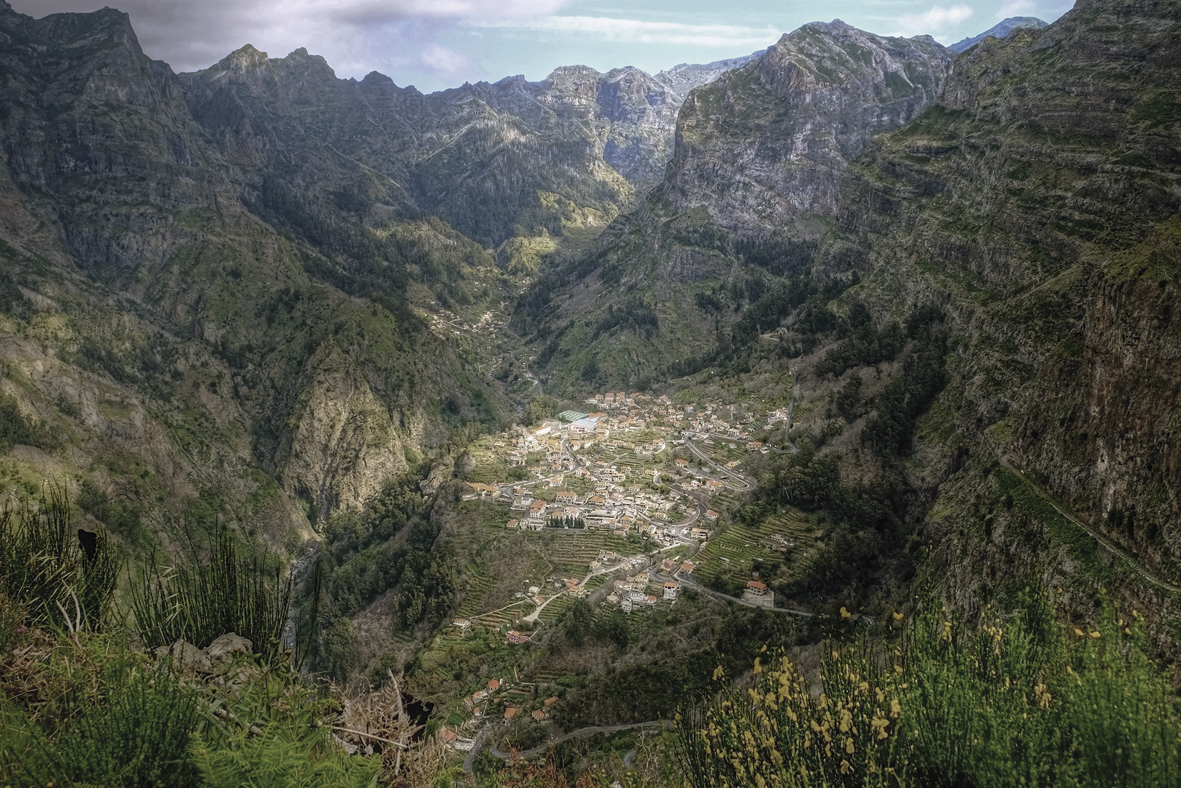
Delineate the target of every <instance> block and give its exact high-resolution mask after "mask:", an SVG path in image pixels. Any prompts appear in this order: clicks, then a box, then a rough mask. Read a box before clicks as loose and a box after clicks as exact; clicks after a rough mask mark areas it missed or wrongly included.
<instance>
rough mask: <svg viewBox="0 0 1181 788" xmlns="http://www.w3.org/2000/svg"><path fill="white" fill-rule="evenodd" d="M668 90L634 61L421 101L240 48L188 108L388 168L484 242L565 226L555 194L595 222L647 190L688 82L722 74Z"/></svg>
mask: <svg viewBox="0 0 1181 788" xmlns="http://www.w3.org/2000/svg"><path fill="white" fill-rule="evenodd" d="M682 72H683V73H681V72H679V73H678V77H677V79H675V80H673V81H672V82H675V85H676V88H673V87H671V85H670V83H666V82H662V81H661V80H658V79H654V78H653V77H652V76H650V75H648V74H646V73H644V72H643V71H640V70H639V69H635V68H630V67H628V68H621V69H615V70H613V71H610V72H608V73H606V74H600V73H599V72H597V71H595V70H594V69H590V68H587V67H585V66H568V67H563V68H559V69H557V70H555V71H554V72H553V73H552V74H550V75H549V77H547V78H546V79H545V80H543V81H541V82H527V81H526V80H525V79H524V78H523V77H519V76H517V77H508V78H505V79H502V80H500V81H499V82H496V83H494V84H489V83H486V82H481V83H478V84H475V85H471V84H467V85H464V86H463V87H460V88H455V89H452V90H444V91H440V92H438V93H433V94H430V95H423V94H421V93H419V92H418V91H417V90H415V89H413V88H400V87H398V86H397V85H395V84H394V83H393V82H392V81H391V80H390V79H389V78H388V77H385V76H383V75H381V74H377V73H376V72H375V73H372V74H370V75H369V76H367V77H366V78H365V79H363V80H361V81H360V82H356V81H354V80H339V79H337V78H336V76H335V74H334V73H333V72H332V70H331V68H329V66H328V64H327V63H326V62H325V61H324V60H323V58H319V57H316V56H313V55H309V54H308V53H307V51H306V50H302V49H300V50H296V51H295V52H293V53H291V54H290V55H288V56H286V57H284V58H267V56H266V55H265V54H264V53H261V52H259V51H258V50H256V49H254V48H253V47H250V46H246V47H243V48H242V49H240V50H238V51H236V52H234V53H232V54H231V55H229V56H227V57H226V58H224V59H223V60H221V61H220V62H218V63H217V64H215V65H214V66H211V67H210V68H208V69H206V70H204V71H201V72H198V73H196V74H192V75H186V77H185V78H186V80H187V83H188V85H189V91H190V94H191V99H190V103H192V104H193V106H194V108H195V109H194V111H195V114H196V115H197V116H198V118H200V119H201V120H202V122H203V123H205V125H206V126H207V127H208V128H210V129H211V130H212V131H213V132H214V133H215V134H226V133H228V134H230V135H232V136H233V137H234V138H235V147H241V148H245V149H248V150H250V151H253V152H254V155H256V156H265V155H266V151H267V150H270V149H274V148H275V147H276V146H280V147H282V148H283V149H289V148H291V147H292V146H301V145H318V146H323V147H331V148H332V149H333V150H335V151H337V152H339V153H340V154H341V155H344V156H347V157H349V158H351V159H353V160H355V161H358V162H361V163H363V164H364V165H365V166H367V167H371V168H373V169H375V170H377V171H378V172H381V173H383V174H385V175H387V176H389V177H390V178H391V179H392V180H393V181H394V182H396V183H398V184H400V185H401V186H403V187H405V189H406V190H407V192H408V195H409V196H410V197H412V199H413V200H414V201H415V203H416V204H417V205H418V206H419V207H420V208H422V209H423V210H427V211H430V212H432V213H435V214H437V215H439V216H441V217H443V218H444V219H446V220H448V221H449V222H450V223H451V224H453V225H454V226H456V227H457V228H459V229H460V230H462V231H463V232H465V233H467V234H468V235H469V236H471V237H472V238H475V239H477V240H479V241H481V242H482V243H484V244H486V245H489V246H495V245H498V244H499V243H501V242H502V241H504V240H505V239H506V238H509V237H511V236H512V235H514V234H516V233H524V234H529V233H535V232H538V231H540V230H541V229H542V228H545V229H547V230H550V231H554V232H558V233H560V232H561V229H562V226H561V222H560V219H561V216H560V215H557V214H554V213H553V212H552V211H551V210H548V209H547V205H546V203H545V200H544V199H543V195H544V194H555V195H558V196H559V197H560V198H562V199H563V200H566V201H569V202H571V203H572V204H573V205H574V206H576V208H577V209H579V210H581V211H589V212H592V215H594V216H597V217H598V218H597V221H598V222H599V223H600V224H605V223H606V222H608V221H610V220H611V219H613V218H614V217H615V216H616V214H618V213H619V211H620V210H621V209H623V208H625V207H628V206H630V205H631V204H632V202H633V201H634V199H635V196H636V194H637V193H642V192H644V191H646V190H647V189H649V188H651V187H652V186H654V185H655V184H656V183H657V182H658V181H659V179H660V177H661V175H662V174H663V171H664V166H665V164H666V163H667V161H668V159H669V157H670V155H671V148H672V136H673V128H674V125H675V122H676V116H677V111H678V110H679V109H680V106H681V103H682V102H683V100H684V93H683V92H678V91H679V90H687V89H691V88H693V87H696V86H697V85H700V84H704V83H705V82H707V81H709V80H710V79H713V78H715V77H716V76H717V74H718V73H720V72H719V71H718V70H717V69H714V70H711V69H709V68H704V69H702V70H700V71H696V70H693V69H692V68H691V67H685V69H682Z"/></svg>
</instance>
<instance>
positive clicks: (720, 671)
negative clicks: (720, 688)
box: [714, 665, 726, 681]
mask: <svg viewBox="0 0 1181 788" xmlns="http://www.w3.org/2000/svg"><path fill="white" fill-rule="evenodd" d="M725 675H726V671H725V670H723V669H722V666H721V665H718V666H717V667H716V668H714V681H717V680H718V679H720V678H722V676H725Z"/></svg>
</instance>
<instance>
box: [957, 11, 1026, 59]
mask: <svg viewBox="0 0 1181 788" xmlns="http://www.w3.org/2000/svg"><path fill="white" fill-rule="evenodd" d="M1045 26H1046V23H1045V22H1043V21H1042V20H1040V19H1038V18H1037V17H1036V16H1011V17H1009V18H1008V19H1004V20H1002V21H1000V22H998V23H996V24H995V25H993V26H992V27H990V28H988V29H987V30H985V31H984V32H983V33H981V34H980V35H978V36H972V37H971V38H965V39H963V40H961V41H957V42H955V43H954V44H951V45H949V46H948V47H947V48H948V49H950V50H951V51H952V52H964V51H965V50H968V49H971V48H972V47H974V46H976V45H977V44H979V43H980V42H981V41H983V40H984V39H986V38H989V37H990V36H991V37H992V38H1007V37H1008V35H1009V34H1010V33H1012V32H1013V31H1014V30H1021V29H1023V28H1032V29H1034V30H1040V29H1041V28H1043V27H1045Z"/></svg>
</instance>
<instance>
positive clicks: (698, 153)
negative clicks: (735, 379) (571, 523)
mask: <svg viewBox="0 0 1181 788" xmlns="http://www.w3.org/2000/svg"><path fill="white" fill-rule="evenodd" d="M952 57H953V55H952V53H950V52H949V51H948V50H946V49H945V48H943V47H942V46H941V45H940V44H938V43H937V42H935V41H934V40H933V39H931V38H930V37H927V36H921V37H917V38H912V39H903V38H884V37H881V36H877V35H874V34H872V33H866V32H864V31H860V30H857V29H855V28H852V27H850V26H849V25H846V24H845V23H843V22H841V21H839V20H838V21H834V22H831V23H814V24H810V25H805V26H804V27H801V28H800V29H799V30H796V31H795V32H793V33H791V34H788V35H785V36H783V37H782V38H781V39H780V40H779V42H778V43H776V44H775V46H773V47H770V48H769V49H768V50H767V51H766V52H765V53H764V54H763V55H761V56H760V57H758V58H755V59H753V60H751V61H749V62H748V63H746V64H745V65H743V66H741V67H739V68H737V69H734V70H732V71H729V72H727V73H725V74H723V75H722V76H721V77H719V78H718V79H716V80H715V81H713V82H711V83H709V84H708V85H705V86H702V87H699V88H697V89H696V90H694V91H693V92H692V93H690V95H689V98H688V99H687V100H686V102H685V105H684V107H683V108H682V110H681V114H680V117H679V119H678V121H677V132H676V147H675V151H674V154H673V158H672V160H671V161H670V162H669V165H668V169H667V172H666V174H665V178H664V181H663V182H662V183H661V184H660V186H659V187H657V188H656V189H654V190H653V191H652V192H651V193H650V194H649V195H648V197H647V199H646V200H645V201H644V202H643V203H641V205H640V206H639V208H638V209H637V210H636V211H635V212H634V213H632V214H629V215H626V216H623V217H620V218H619V219H618V220H616V221H615V222H614V223H613V224H612V225H611V227H609V228H608V229H607V230H606V231H605V232H604V233H603V235H602V236H600V238H599V242H598V245H597V248H596V250H595V251H594V252H593V254H592V255H590V256H587V257H585V258H583V259H581V260H579V261H577V262H575V263H573V264H572V266H571V267H570V268H569V269H567V270H558V271H556V272H554V273H552V274H551V275H550V276H549V277H547V278H543V279H541V280H539V282H538V283H537V285H536V286H535V289H534V291H533V292H534V294H533V295H529V296H526V298H525V299H524V300H523V301H522V305H521V307H520V308H519V320H520V325H521V326H522V329H523V330H531V331H534V332H535V333H536V335H537V336H538V337H544V338H545V342H546V343H547V344H546V345H545V347H544V348H542V350H541V352H540V356H539V358H540V360H541V362H542V363H548V364H550V367H551V369H552V381H553V382H554V383H555V384H558V385H560V386H567V387H576V386H580V385H587V384H589V385H612V386H614V385H621V384H622V385H631V384H634V382H635V381H636V380H645V379H653V378H655V379H659V378H660V377H661V376H663V375H666V374H668V371H669V370H670V369H672V368H673V366H670V362H679V361H682V360H685V359H692V358H695V357H700V356H702V355H704V354H708V353H709V352H710V348H709V345H708V343H707V342H708V340H707V341H703V337H714V336H715V335H716V334H717V333H718V332H719V331H723V330H725V329H727V328H728V326H729V324H730V323H731V322H733V320H735V319H737V318H738V316H739V315H738V314H737V311H738V309H739V308H740V307H741V306H742V305H743V304H746V303H752V302H754V301H757V300H758V299H759V298H760V297H761V296H762V295H763V294H764V293H765V292H766V291H767V290H768V289H769V288H768V283H769V282H770V281H771V280H770V278H769V277H777V276H781V275H783V274H784V273H786V272H788V271H794V272H796V273H798V272H800V271H803V270H805V269H806V268H807V266H808V263H809V261H810V259H811V253H812V251H814V249H815V244H816V242H817V240H818V239H819V238H820V237H821V236H822V235H823V234H824V233H825V232H826V230H827V228H828V227H829V226H831V223H832V221H833V220H834V219H835V216H836V213H837V207H838V205H839V200H840V188H841V184H842V179H843V176H844V173H845V171H846V170H847V168H848V166H849V162H850V161H851V160H852V159H854V158H855V157H856V156H857V155H859V154H860V153H861V152H862V151H863V150H864V149H865V147H866V146H867V145H868V144H869V143H870V140H871V139H872V138H873V136H874V135H876V134H881V133H883V132H887V131H890V130H892V129H895V128H897V127H899V126H901V125H902V124H904V123H906V122H908V121H910V120H912V119H914V118H915V117H917V116H918V115H919V114H920V113H921V112H922V111H923V110H924V109H925V108H926V107H927V106H929V105H930V104H931V103H932V102H933V101H934V99H935V97H936V96H937V95H938V91H939V89H940V87H941V85H942V84H943V81H944V80H945V78H946V76H947V73H948V70H949V68H950V66H951V62H952ZM740 257H741V258H742V259H744V260H746V261H747V264H746V265H744V264H742V263H740ZM723 291H725V292H723ZM731 291H732V292H731ZM723 303H725V306H726V308H725V309H723V308H722V306H723ZM731 307H733V308H731ZM613 310H623V312H624V313H625V314H627V315H639V316H641V318H640V323H642V324H643V326H646V327H645V328H641V327H640V323H637V322H636V320H635V319H633V318H632V317H628V318H627V319H625V320H623V321H622V322H621V321H620V320H619V319H617V318H615V317H610V316H609V313H610V314H612V315H613V314H615V313H616V312H615V311H613ZM609 324H610V325H609ZM592 338H593V341H592Z"/></svg>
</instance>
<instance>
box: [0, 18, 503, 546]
mask: <svg viewBox="0 0 1181 788" xmlns="http://www.w3.org/2000/svg"><path fill="white" fill-rule="evenodd" d="M0 42H2V43H0V50H2V52H0V69H2V70H3V73H4V74H5V80H4V84H3V87H0V106H3V108H4V111H3V115H2V117H0V149H2V150H3V159H2V163H3V166H0V199H2V200H3V203H4V206H5V208H4V211H3V212H2V215H3V220H2V222H0V240H2V242H3V243H2V244H0V256H2V258H3V265H2V266H0V282H2V283H3V288H2V289H3V291H4V293H5V303H4V304H3V306H4V316H3V323H2V324H0V326H2V327H0V332H2V333H3V337H4V341H3V342H0V347H2V350H0V356H2V361H3V367H2V369H3V378H2V382H0V386H2V388H3V391H4V393H5V397H6V399H5V402H6V403H7V405H6V410H7V415H13V414H15V415H14V418H17V419H20V420H21V421H22V423H28V424H29V425H32V426H38V425H39V429H40V430H41V432H40V433H38V434H42V435H43V436H45V438H44V440H42V441H40V443H41V444H43V445H42V447H41V450H40V451H37V450H35V449H20V451H22V452H25V455H22V457H23V459H22V461H21V462H19V463H17V465H15V466H13V470H12V471H11V473H10V474H9V478H8V481H7V482H6V486H7V488H8V489H9V490H10V491H11V490H12V489H14V488H19V487H20V485H22V484H24V485H25V486H26V487H32V488H33V489H36V481H35V480H36V479H37V478H43V477H49V478H54V477H57V478H62V477H71V478H76V479H82V480H85V482H86V484H88V485H90V486H89V487H87V488H86V489H88V490H91V491H92V494H89V499H88V501H89V504H88V505H89V506H90V509H89V510H88V511H90V513H91V515H92V516H94V517H96V518H97V519H99V520H101V521H104V522H106V524H107V525H108V526H110V527H111V528H112V530H114V531H116V532H118V530H119V528H120V527H123V529H124V530H125V531H126V533H123V534H122V536H124V537H126V538H127V539H128V540H131V541H134V540H135V539H140V538H141V537H145V534H149V533H150V532H153V531H154V532H157V533H160V534H168V533H169V529H170V528H175V527H179V526H182V525H185V524H187V526H188V527H194V526H198V525H210V526H211V525H212V523H213V522H214V520H216V519H227V520H234V521H238V522H242V523H245V522H249V523H250V524H251V525H250V527H251V528H253V529H259V530H260V532H262V531H265V532H266V534H267V536H268V538H270V539H271V540H272V541H274V542H275V543H278V544H283V545H285V546H287V547H290V544H291V540H292V539H293V538H295V537H296V536H297V535H298V534H300V533H305V534H306V533H307V524H308V520H307V517H308V516H310V517H311V518H312V519H313V520H315V519H316V518H318V517H323V516H326V515H327V514H329V513H330V512H332V511H334V510H336V509H338V508H356V507H358V506H360V504H361V502H362V501H364V500H365V499H367V498H368V497H370V496H371V495H372V494H373V493H374V492H375V491H376V490H377V489H378V488H379V487H380V485H381V483H382V479H383V478H384V477H385V476H387V475H389V474H391V473H396V472H399V471H402V470H405V469H406V468H407V467H408V465H409V463H410V462H411V460H408V458H413V457H415V456H418V454H419V452H420V451H422V450H425V449H427V448H428V447H432V446H434V447H437V446H440V445H442V444H443V443H445V441H446V440H447V438H448V435H449V433H450V431H451V430H452V429H454V428H455V427H456V426H457V425H460V424H462V423H467V422H470V421H472V420H480V419H483V420H485V421H487V422H489V423H496V422H497V421H498V419H500V418H502V417H503V416H504V415H506V413H507V407H508V406H507V403H506V402H505V400H504V399H503V397H502V395H501V394H500V387H499V386H498V385H492V384H490V383H489V382H488V381H487V380H486V379H484V378H482V377H481V376H478V375H474V374H473V373H472V371H471V370H470V368H469V366H468V361H467V360H465V359H464V358H462V357H461V355H460V352H457V350H456V348H455V347H454V346H453V345H452V341H451V340H449V339H448V338H446V337H445V336H436V334H435V333H433V332H432V330H431V327H430V325H429V323H428V318H429V314H428V313H427V312H426V311H425V310H424V309H423V308H421V307H429V306H431V305H433V307H434V308H435V309H442V306H441V305H440V299H442V300H445V301H447V303H448V304H450V305H451V306H452V307H453V308H455V309H458V310H460V311H462V310H463V309H464V305H465V304H466V305H467V308H470V309H479V310H481V311H482V310H483V308H484V306H485V304H484V303H482V302H481V303H477V300H478V299H479V298H486V299H489V298H490V299H492V300H493V302H495V300H496V299H498V298H499V297H500V290H499V288H500V286H501V285H500V282H501V280H500V274H499V272H498V270H497V269H496V268H495V266H494V264H493V259H492V258H491V256H490V255H488V254H487V253H486V252H485V251H484V250H483V249H482V248H481V247H480V246H479V245H477V244H475V243H473V242H471V241H470V240H468V239H466V238H464V237H463V236H462V235H460V234H459V233H457V232H456V231H454V230H453V229H451V228H449V227H447V226H446V225H445V224H443V223H442V222H440V221H439V220H437V219H434V218H431V217H427V216H425V215H423V214H422V213H421V212H420V211H418V209H417V208H415V207H414V206H413V205H412V203H411V202H410V201H409V199H408V198H407V197H406V195H405V193H404V192H403V191H402V190H401V189H400V188H399V187H398V186H397V184H395V183H393V182H392V181H390V179H389V178H387V177H385V176H382V175H380V174H377V173H374V172H373V171H371V170H369V169H366V168H365V167H363V166H362V165H360V164H358V163H356V162H353V161H351V160H348V159H346V158H345V157H343V156H342V155H340V154H339V153H336V152H335V151H333V150H332V149H331V148H330V147H328V146H319V145H316V144H314V143H303V144H300V145H295V146H292V147H289V148H282V144H283V143H282V141H281V138H280V136H279V135H278V134H274V133H270V131H271V130H269V129H267V128H265V127H254V126H252V125H251V122H250V119H249V118H248V117H247V116H246V115H245V114H243V113H242V110H241V106H240V105H234V104H228V105H224V106H222V107H221V108H220V112H221V118H222V121H223V125H222V126H220V127H218V128H217V133H211V131H210V130H209V127H208V126H205V125H202V123H201V122H199V121H198V118H200V119H201V120H202V121H205V122H206V123H208V122H209V116H210V113H213V112H214V111H215V108H214V106H213V105H212V104H211V103H209V101H208V98H209V95H208V94H204V95H194V94H193V92H192V90H191V89H190V88H189V87H188V86H187V85H186V83H185V81H183V80H181V79H180V78H178V77H177V76H176V75H175V74H173V73H172V72H171V70H170V69H169V68H168V66H167V65H166V64H164V63H161V62H158V61H153V60H151V59H149V58H148V57H146V56H145V55H144V54H143V52H142V50H141V49H140V47H139V44H138V42H137V40H136V37H135V33H134V31H133V30H132V28H131V25H130V23H129V21H128V18H127V16H126V15H125V14H121V13H119V12H117V11H113V10H110V9H107V10H104V11H99V12H95V13H93V14H82V15H79V14H57V15H51V16H48V17H45V18H43V19H38V20H34V19H31V18H29V17H26V16H23V15H21V14H18V13H15V12H14V11H12V10H11V8H10V7H9V6H8V5H7V4H4V5H3V6H0ZM315 65H316V64H315V63H310V62H309V63H308V64H307V67H308V68H309V69H312V70H314V68H315ZM203 101H204V103H202V102H203ZM195 109H196V110H198V112H196V113H194V110H195ZM231 128H232V129H233V130H232V131H230V129H231ZM482 294H486V295H482ZM411 297H413V300H414V302H415V303H416V304H419V305H421V307H415V308H412V307H410V306H409V303H408V299H409V298H411ZM34 432H36V430H34ZM38 474H40V476H38ZM132 515H134V516H132ZM141 519H142V520H145V521H147V520H152V521H153V527H152V528H147V529H146V530H145V529H143V528H140V520H141ZM116 521H118V522H116ZM264 524H265V527H263V526H264ZM133 532H134V533H133ZM145 538H146V537H145ZM165 538H167V537H165ZM150 543H151V539H147V544H148V545H150ZM142 546H144V545H141V547H142Z"/></svg>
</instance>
